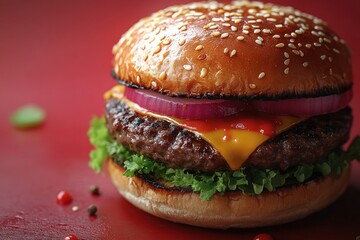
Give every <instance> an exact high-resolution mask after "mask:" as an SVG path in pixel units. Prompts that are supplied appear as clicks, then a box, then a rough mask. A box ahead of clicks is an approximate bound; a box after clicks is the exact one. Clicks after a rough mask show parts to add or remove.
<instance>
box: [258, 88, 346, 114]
mask: <svg viewBox="0 0 360 240" xmlns="http://www.w3.org/2000/svg"><path fill="white" fill-rule="evenodd" d="M351 97H352V91H351V90H349V91H347V92H345V93H342V94H333V95H329V96H323V97H315V98H298V99H287V100H277V101H254V102H253V103H252V104H251V106H252V107H253V109H255V110H256V111H260V112H268V113H275V114H282V115H294V116H314V115H321V114H326V113H331V112H336V111H338V110H340V109H342V108H344V107H346V106H347V105H348V103H349V102H350V100H351Z"/></svg>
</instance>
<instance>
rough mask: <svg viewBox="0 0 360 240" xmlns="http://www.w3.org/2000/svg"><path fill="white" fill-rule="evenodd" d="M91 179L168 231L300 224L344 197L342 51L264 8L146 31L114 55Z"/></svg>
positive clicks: (169, 20) (201, 11) (358, 151)
mask: <svg viewBox="0 0 360 240" xmlns="http://www.w3.org/2000/svg"><path fill="white" fill-rule="evenodd" d="M112 52H113V55H114V60H113V71H112V76H113V78H114V79H115V80H116V81H117V85H116V86H114V88H112V89H110V90H109V91H108V92H106V93H105V100H106V105H105V114H104V117H102V118H95V119H94V120H93V121H92V126H91V128H90V130H89V133H88V135H89V137H90V140H91V143H92V144H93V145H94V146H95V149H94V150H93V151H92V152H91V154H90V157H91V161H90V166H91V167H92V168H93V169H94V170H95V171H101V169H102V166H103V163H104V160H105V159H108V161H107V165H108V171H109V175H110V177H111V179H112V182H113V183H114V185H115V186H116V188H117V189H118V191H119V192H120V194H121V195H122V196H123V197H124V198H125V199H126V200H128V201H129V202H130V203H132V204H133V205H134V206H136V207H138V208H140V209H142V210H144V211H146V212H148V213H150V214H153V215H155V216H158V217H160V218H164V219H167V220H170V221H174V222H179V223H184V224H189V225H195V226H201V227H209V228H237V227H239V228H248V227H258V226H268V225H275V224H282V223H285V222H289V221H293V220H296V219H301V218H304V217H306V216H308V215H309V214H311V213H314V212H316V211H319V210H320V209H322V208H324V207H326V206H328V205H329V204H331V203H332V202H334V201H335V200H336V199H337V198H338V197H339V196H340V195H341V194H342V193H343V192H344V190H345V188H346V185H347V182H348V179H349V173H350V164H349V162H350V161H351V160H353V159H360V156H359V155H360V139H359V138H355V140H354V141H353V142H352V143H351V144H350V146H349V147H348V148H347V149H346V150H344V149H343V148H342V145H343V144H344V143H346V142H347V141H348V138H349V132H350V128H351V123H352V114H351V109H350V108H349V107H348V103H349V101H350V100H351V96H352V90H351V87H352V71H351V57H350V51H349V48H348V47H347V45H346V43H345V42H344V41H343V40H342V39H341V38H340V37H339V36H338V35H336V34H335V33H334V32H333V31H332V30H331V29H330V28H329V27H328V26H327V25H326V23H325V22H324V21H322V20H320V19H319V18H316V17H314V16H312V15H309V14H306V13H303V12H301V11H298V10H295V9H293V8H291V7H282V6H277V5H273V4H268V3H266V4H265V3H261V2H248V1H235V2H232V3H228V4H223V3H218V2H198V3H191V4H186V5H180V6H172V7H169V8H166V9H164V10H160V11H158V12H156V13H154V14H152V15H151V16H149V17H147V18H143V19H141V20H140V21H139V22H137V23H136V24H135V25H134V26H133V27H131V28H130V29H129V30H128V31H127V32H126V33H125V34H124V35H123V36H122V37H121V38H120V40H119V42H118V43H116V44H115V46H114V47H113V50H112Z"/></svg>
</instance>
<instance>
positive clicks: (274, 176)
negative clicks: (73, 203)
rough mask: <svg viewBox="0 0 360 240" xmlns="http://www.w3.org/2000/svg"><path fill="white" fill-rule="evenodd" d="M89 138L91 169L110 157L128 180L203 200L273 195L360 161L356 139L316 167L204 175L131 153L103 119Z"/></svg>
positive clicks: (99, 167) (95, 122)
mask: <svg viewBox="0 0 360 240" xmlns="http://www.w3.org/2000/svg"><path fill="white" fill-rule="evenodd" d="M88 136H89V138H90V142H91V143H92V144H93V145H94V147H95V149H94V150H93V151H91V153H90V159H91V160H90V167H91V168H93V169H94V170H95V171H96V172H99V171H101V170H102V165H103V162H104V159H105V158H106V157H107V156H111V157H112V159H114V160H115V161H117V162H118V163H119V164H122V165H123V166H124V167H125V169H126V171H125V173H124V175H125V176H126V177H132V176H134V175H135V174H137V175H140V176H141V175H149V176H151V177H152V178H154V179H159V180H165V181H167V182H169V183H170V185H172V186H176V187H182V188H186V189H189V190H192V191H194V192H199V193H200V198H201V199H204V200H210V199H211V198H212V196H213V195H214V194H216V193H219V194H223V193H224V192H226V191H235V190H236V191H242V192H243V193H246V194H255V195H257V194H261V193H262V192H263V191H270V192H271V191H275V190H276V189H277V188H280V187H283V186H286V185H290V184H299V183H303V182H306V181H307V180H309V179H311V178H313V177H315V176H319V175H322V176H327V175H330V174H334V175H339V174H340V173H341V172H342V171H343V170H344V169H346V168H347V167H348V164H349V163H348V162H349V161H350V160H354V159H357V160H360V137H356V138H355V139H354V141H353V142H352V143H351V144H350V147H349V148H348V150H347V151H343V150H341V149H339V150H336V151H334V152H331V153H329V154H328V155H327V156H326V157H325V158H324V159H323V160H322V161H320V162H318V163H316V164H313V165H312V164H302V165H299V166H297V167H294V168H290V169H289V170H287V171H286V172H281V171H279V170H277V169H257V168H254V167H249V166H246V167H242V168H240V169H238V170H235V171H218V172H215V173H213V174H205V173H202V172H197V171H188V170H185V169H174V168H168V167H166V166H165V165H164V164H162V163H158V162H155V161H153V160H151V159H149V158H147V157H145V156H143V155H140V154H136V153H133V152H131V151H129V150H128V149H126V148H125V147H124V146H122V145H120V144H118V143H117V142H116V141H115V140H112V139H111V138H110V136H109V135H108V132H107V129H106V126H105V120H104V118H101V119H99V118H94V119H93V120H92V122H91V128H90V130H89V132H88Z"/></svg>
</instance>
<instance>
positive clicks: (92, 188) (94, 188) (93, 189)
mask: <svg viewBox="0 0 360 240" xmlns="http://www.w3.org/2000/svg"><path fill="white" fill-rule="evenodd" d="M90 192H91V194H92V195H97V196H98V195H100V191H99V187H98V186H96V185H91V186H90Z"/></svg>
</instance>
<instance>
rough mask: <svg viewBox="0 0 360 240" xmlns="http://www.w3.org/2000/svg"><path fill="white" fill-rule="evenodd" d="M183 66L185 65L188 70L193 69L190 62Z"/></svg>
mask: <svg viewBox="0 0 360 240" xmlns="http://www.w3.org/2000/svg"><path fill="white" fill-rule="evenodd" d="M183 67H184V69H185V70H187V71H190V70H191V69H192V66H191V65H188V64H186V65H184V66H183Z"/></svg>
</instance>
